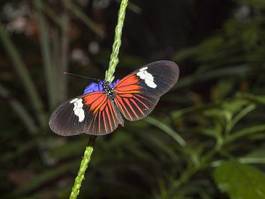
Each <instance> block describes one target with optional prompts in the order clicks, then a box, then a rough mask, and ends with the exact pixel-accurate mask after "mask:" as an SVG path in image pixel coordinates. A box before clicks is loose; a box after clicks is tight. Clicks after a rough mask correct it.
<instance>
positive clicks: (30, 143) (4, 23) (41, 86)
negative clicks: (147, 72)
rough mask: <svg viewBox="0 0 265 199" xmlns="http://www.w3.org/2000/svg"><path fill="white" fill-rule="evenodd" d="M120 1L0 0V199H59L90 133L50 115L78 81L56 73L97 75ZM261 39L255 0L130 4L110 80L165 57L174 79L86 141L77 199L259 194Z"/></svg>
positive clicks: (262, 22)
mask: <svg viewBox="0 0 265 199" xmlns="http://www.w3.org/2000/svg"><path fill="white" fill-rule="evenodd" d="M119 2H120V1H114V0H97V1H95V0H94V1H92V0H79V1H69V0H65V1H63V0H62V1H42V0H35V1H33V0H30V1H29V0H24V1H23V0H20V1H15V0H11V1H4V0H1V1H0V20H1V21H0V70H1V72H0V106H1V107H0V110H1V112H0V121H1V122H0V133H1V135H0V138H1V139H0V144H1V158H0V165H1V170H0V179H1V181H0V193H1V198H68V195H69V192H70V190H71V186H72V184H73V181H74V177H75V175H76V173H77V171H78V167H79V164H80V160H81V157H82V154H83V151H84V150H85V146H86V145H87V143H88V139H89V138H88V136H87V135H80V136H74V137H67V138H64V137H59V136H57V135H55V134H54V133H52V132H51V131H50V130H49V127H48V119H49V115H50V114H51V112H52V111H53V110H54V109H55V107H56V106H57V105H58V104H60V103H61V102H63V101H64V100H66V99H68V98H71V97H74V96H76V95H80V94H81V93H82V91H83V88H84V87H85V86H86V85H87V84H88V83H89V82H88V81H87V80H81V79H80V80H79V79H75V78H71V77H68V76H65V75H63V72H64V71H68V72H73V73H76V74H82V75H86V76H88V77H94V78H101V79H104V75H105V70H106V69H107V67H108V62H109V56H110V53H111V48H112V43H113V38H114V29H115V25H116V21H117V13H118V8H119ZM264 35H265V3H264V0H255V1H253V0H200V1H196V0H164V1H158V0H153V1H143V0H132V1H130V5H129V7H128V9H127V13H126V20H125V25H124V29H123V37H122V46H121V50H120V56H119V57H120V62H119V64H118V67H117V69H116V72H115V76H117V77H118V78H121V77H123V76H124V75H126V74H128V73H129V72H131V71H133V70H134V69H136V68H137V67H139V66H141V65H143V64H147V63H150V62H152V61H155V60H160V59H169V60H173V61H175V62H176V63H177V64H178V65H179V67H180V80H179V82H178V83H177V84H176V86H175V87H174V88H173V89H172V90H171V91H170V92H169V93H167V94H166V95H165V96H163V97H162V98H161V100H160V102H159V104H158V105H157V107H156V109H155V110H154V111H153V112H152V114H151V115H150V117H148V118H146V119H143V120H141V121H137V122H126V123H125V127H124V128H122V127H119V128H118V129H117V130H116V131H115V132H114V133H113V134H110V135H107V136H103V137H99V138H98V139H97V140H96V144H95V148H94V153H93V156H92V160H91V162H90V165H89V167H88V170H87V173H86V177H85V181H84V183H83V186H82V189H81V193H80V198H97V199H109V198H115V199H116V198H128V199H129V198H157V199H158V198H159V199H167V198H168V199H172V198H173V199H184V198H185V199H193V198H196V199H200V198H201V199H210V198H214V199H220V198H233V199H236V198H243V199H248V197H249V198H255V199H259V198H261V199H262V198H265V190H264V183H265V177H264V174H263V173H262V171H264V169H265V167H264V163H265V155H264V154H265V145H264V141H265V125H264V121H265V116H264V113H265V112H264V104H265V95H264V94H265V92H264V88H265V80H264V79H265V75H264V74H265V37H264ZM165 75H166V74H165ZM235 168H240V169H241V170H240V169H235ZM232 169H235V170H232ZM239 170H240V171H241V173H240V174H238V175H236V172H238V171H239ZM244 173H245V174H246V175H244ZM247 174H248V175H247ZM252 181H253V182H252ZM223 183H225V185H226V187H224V186H222V185H224V184H223ZM248 183H249V184H250V185H249V184H248ZM246 184H247V186H250V188H249V190H248V189H247V188H246ZM251 186H252V187H251ZM255 188H257V189H259V190H261V191H260V192H261V193H263V194H264V195H262V194H261V195H255V194H257V192H255ZM262 190H263V191H264V192H262ZM244 191H245V192H244ZM254 192H255V193H254ZM247 193H248V194H249V193H250V195H248V194H247ZM251 194H254V195H251Z"/></svg>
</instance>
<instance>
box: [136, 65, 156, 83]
mask: <svg viewBox="0 0 265 199" xmlns="http://www.w3.org/2000/svg"><path fill="white" fill-rule="evenodd" d="M147 69H148V67H143V68H141V69H140V70H139V72H138V73H137V74H136V75H137V76H138V77H140V79H142V80H144V82H145V84H146V85H147V86H149V87H151V88H156V87H157V85H156V83H155V82H154V77H153V75H152V74H151V73H149V72H148V71H147Z"/></svg>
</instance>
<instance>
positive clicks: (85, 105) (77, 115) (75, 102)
mask: <svg viewBox="0 0 265 199" xmlns="http://www.w3.org/2000/svg"><path fill="white" fill-rule="evenodd" d="M123 122H124V121H123V118H122V116H121V114H120V112H119V111H117V110H116V106H115V105H114V104H113V102H112V101H111V100H110V99H109V98H108V97H107V95H106V94H105V93H104V92H92V93H89V94H86V95H83V96H80V97H77V98H74V99H72V100H69V101H67V102H65V103H63V104H62V105H61V106H59V107H58V108H57V109H56V110H55V111H54V112H53V114H52V116H51V118H50V122H49V125H50V128H51V129H52V130H53V131H54V132H55V133H56V134H59V135H63V136H71V135H77V134H81V133H86V134H91V135H104V134H108V133H111V132H112V131H114V130H115V129H116V128H117V127H118V125H119V124H121V125H123Z"/></svg>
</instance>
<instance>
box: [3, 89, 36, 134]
mask: <svg viewBox="0 0 265 199" xmlns="http://www.w3.org/2000/svg"><path fill="white" fill-rule="evenodd" d="M0 96H1V97H3V98H4V99H7V100H6V101H7V102H8V103H9V104H10V106H11V107H12V109H13V110H14V111H15V113H16V114H17V116H18V117H19V119H20V120H21V121H22V122H23V124H24V125H25V126H26V128H27V130H28V131H29V132H30V133H31V134H36V133H37V132H38V127H37V126H36V125H35V123H34V120H33V118H32V117H31V115H30V114H29V113H28V111H27V110H26V109H25V107H24V106H23V105H22V104H21V103H20V102H19V101H18V100H16V99H15V98H13V97H12V96H11V95H10V92H9V91H8V90H7V89H6V88H5V87H3V86H2V85H1V84H0Z"/></svg>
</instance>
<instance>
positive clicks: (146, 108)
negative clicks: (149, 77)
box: [114, 74, 159, 121]
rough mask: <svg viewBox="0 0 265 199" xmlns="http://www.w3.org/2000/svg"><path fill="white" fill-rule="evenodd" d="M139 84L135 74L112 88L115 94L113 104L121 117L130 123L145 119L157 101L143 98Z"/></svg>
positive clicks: (142, 91)
mask: <svg viewBox="0 0 265 199" xmlns="http://www.w3.org/2000/svg"><path fill="white" fill-rule="evenodd" d="M140 83H141V81H140V79H139V78H138V77H137V76H136V75H135V74H131V75H128V76H126V77H125V78H124V79H122V80H121V81H120V82H119V83H118V84H117V85H116V86H115V88H114V90H115V94H116V97H115V99H114V102H115V104H116V105H117V107H118V108H119V110H120V112H121V113H122V115H123V116H124V117H125V118H126V119H127V120H130V121H134V120H139V119H142V118H144V117H146V116H147V115H148V114H149V113H150V112H151V111H152V110H153V108H154V107H155V105H156V104H157V102H158V99H159V98H157V99H156V98H152V97H147V96H145V95H144V89H143V88H142V86H141V85H140Z"/></svg>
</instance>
